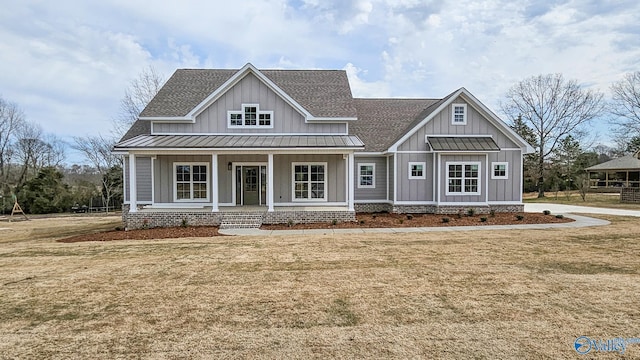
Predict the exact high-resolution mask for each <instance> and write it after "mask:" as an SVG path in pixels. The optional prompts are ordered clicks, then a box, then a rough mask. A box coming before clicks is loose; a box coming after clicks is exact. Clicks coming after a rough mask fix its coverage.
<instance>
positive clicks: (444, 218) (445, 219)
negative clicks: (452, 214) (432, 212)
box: [442, 217, 451, 224]
mask: <svg viewBox="0 0 640 360" xmlns="http://www.w3.org/2000/svg"><path fill="white" fill-rule="evenodd" d="M449 221H451V219H449V218H448V217H443V218H442V222H443V223H445V224H446V223H448V222H449Z"/></svg>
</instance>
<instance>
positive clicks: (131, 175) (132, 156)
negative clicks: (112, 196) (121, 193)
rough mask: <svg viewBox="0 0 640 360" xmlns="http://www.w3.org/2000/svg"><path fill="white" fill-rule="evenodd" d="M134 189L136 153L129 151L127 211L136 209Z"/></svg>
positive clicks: (136, 199)
mask: <svg viewBox="0 0 640 360" xmlns="http://www.w3.org/2000/svg"><path fill="white" fill-rule="evenodd" d="M136 190H137V188H136V155H135V154H131V153H129V212H132V213H134V212H137V211H138V194H137V192H136Z"/></svg>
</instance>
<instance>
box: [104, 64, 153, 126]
mask: <svg viewBox="0 0 640 360" xmlns="http://www.w3.org/2000/svg"><path fill="white" fill-rule="evenodd" d="M163 83H164V78H163V76H162V75H160V74H159V73H158V72H157V71H156V69H154V68H153V67H152V66H149V67H148V68H146V69H144V70H143V71H142V72H141V73H140V74H139V75H138V77H137V78H136V79H134V80H132V81H131V82H130V83H129V86H128V87H127V88H126V89H125V91H124V97H123V98H122V100H120V113H119V114H118V115H117V117H116V118H115V119H114V120H113V129H114V130H113V131H114V134H115V136H116V137H118V138H120V137H122V135H123V134H124V133H125V132H126V131H127V130H128V129H129V128H130V127H131V125H133V123H134V122H135V121H136V120H137V119H138V115H140V113H141V112H142V110H144V108H145V106H147V104H149V102H150V101H151V99H153V97H154V96H156V94H157V93H158V91H159V90H160V88H161V87H162V84H163Z"/></svg>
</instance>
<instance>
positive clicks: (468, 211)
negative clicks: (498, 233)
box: [467, 208, 476, 217]
mask: <svg viewBox="0 0 640 360" xmlns="http://www.w3.org/2000/svg"><path fill="white" fill-rule="evenodd" d="M475 214H476V209H474V208H469V209H468V210H467V216H469V217H471V216H473V215H475Z"/></svg>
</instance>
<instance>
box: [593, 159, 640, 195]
mask: <svg viewBox="0 0 640 360" xmlns="http://www.w3.org/2000/svg"><path fill="white" fill-rule="evenodd" d="M585 170H586V171H587V173H588V174H589V186H590V187H591V188H594V189H597V188H611V187H615V188H620V187H627V188H629V187H631V188H638V187H640V151H636V153H635V154H633V155H628V156H623V157H620V158H617V159H613V160H609V161H606V162H603V163H602V164H598V165H594V166H591V167H588V168H586V169H585Z"/></svg>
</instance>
